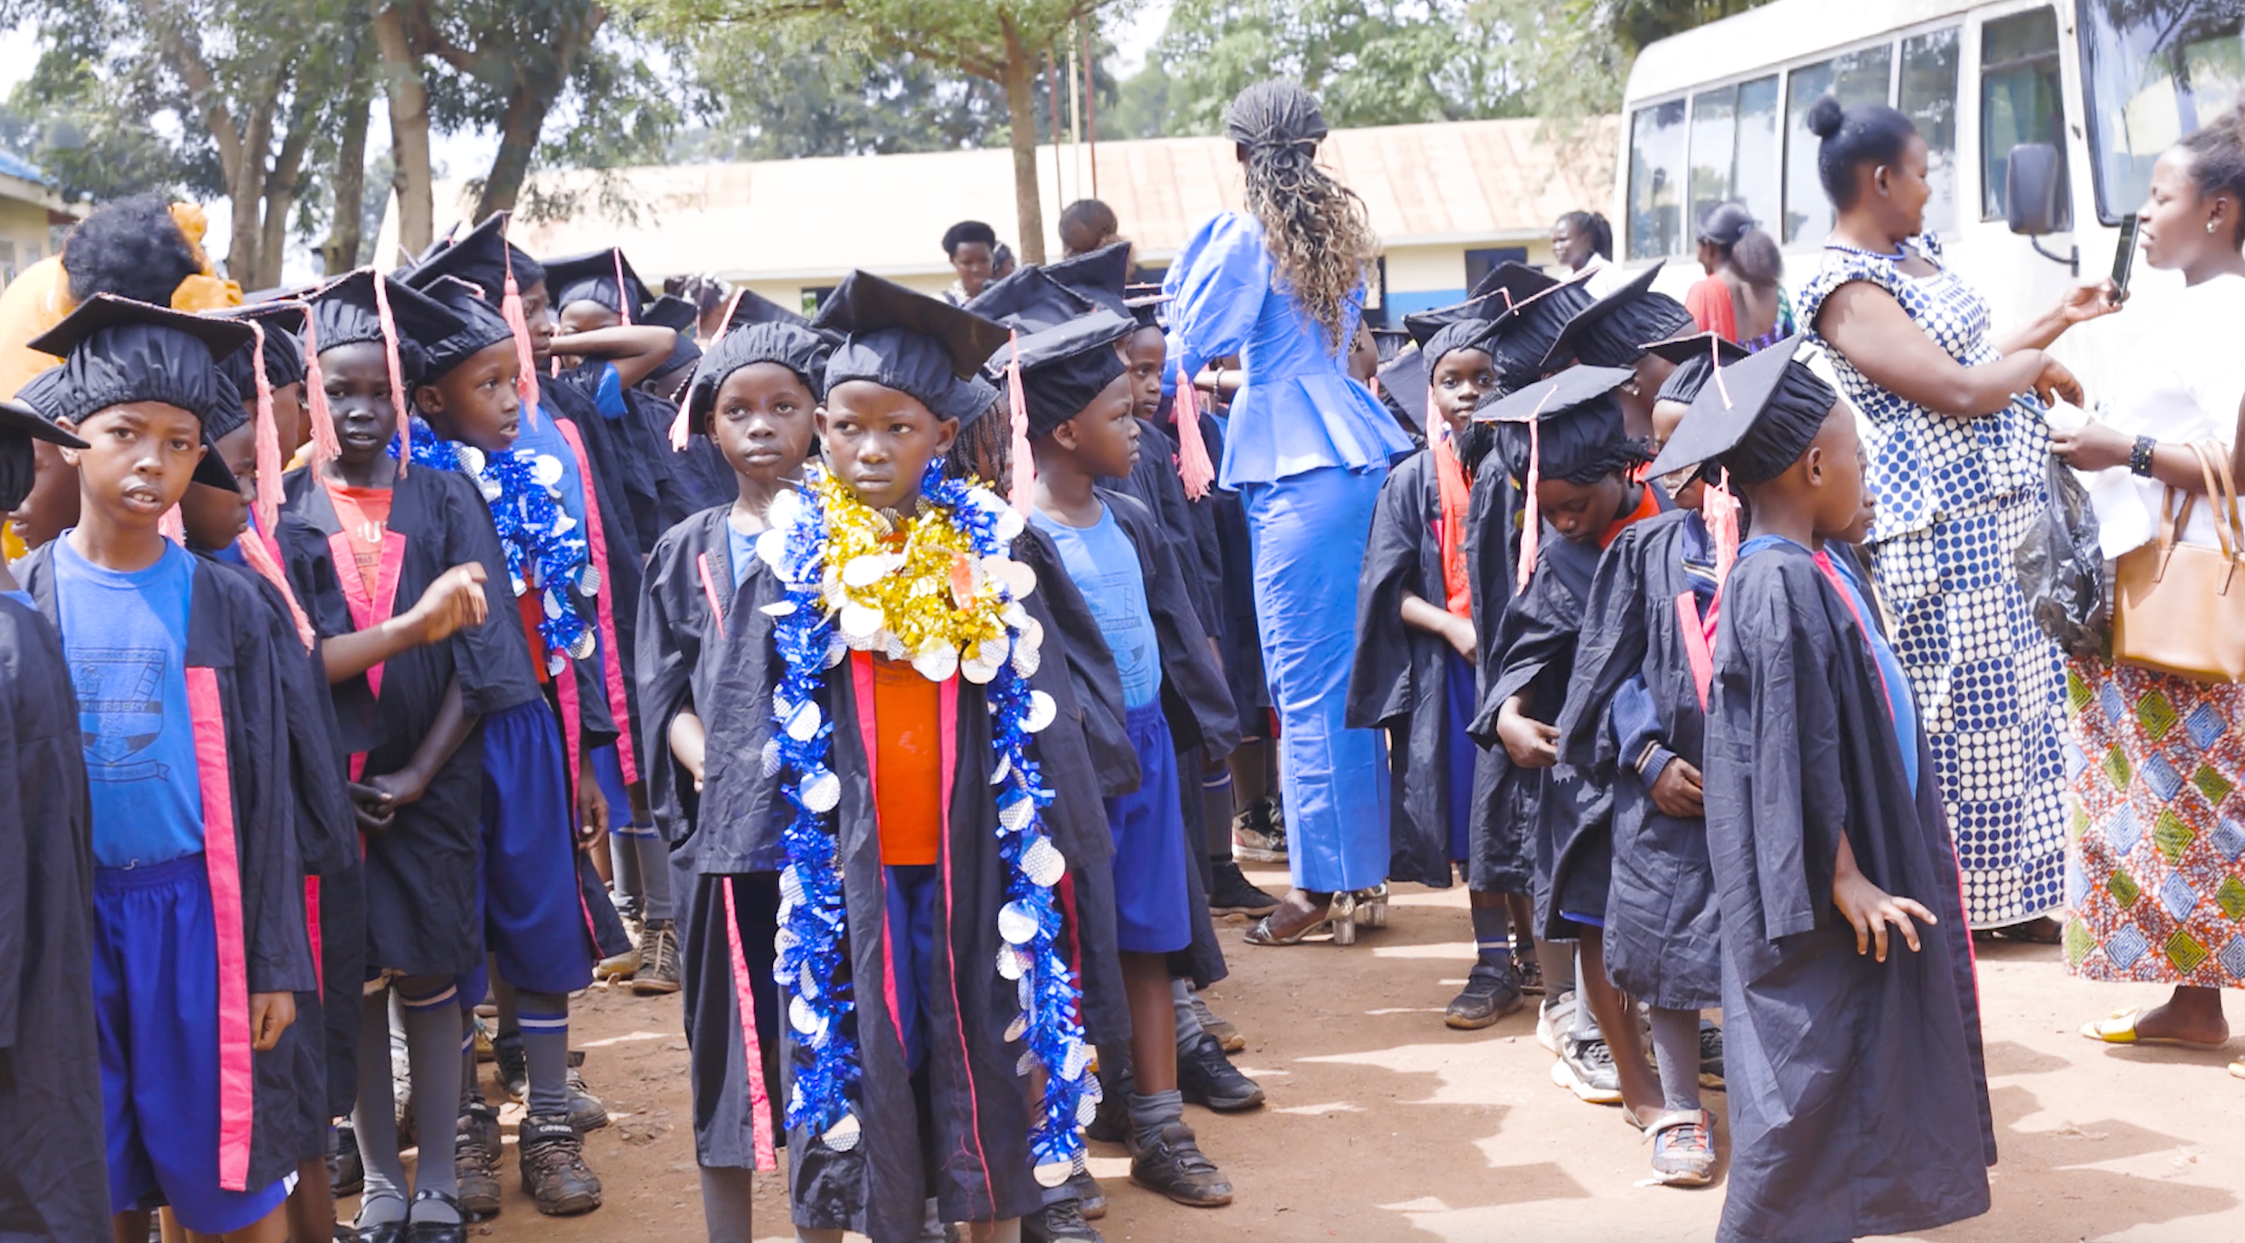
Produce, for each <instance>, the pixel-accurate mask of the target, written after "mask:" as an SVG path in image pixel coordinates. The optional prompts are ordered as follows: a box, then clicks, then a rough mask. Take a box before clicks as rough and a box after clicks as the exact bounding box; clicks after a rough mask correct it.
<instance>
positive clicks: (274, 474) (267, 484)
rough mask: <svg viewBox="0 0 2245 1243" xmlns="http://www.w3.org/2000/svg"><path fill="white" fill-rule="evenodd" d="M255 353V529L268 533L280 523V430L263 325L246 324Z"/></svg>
mask: <svg viewBox="0 0 2245 1243" xmlns="http://www.w3.org/2000/svg"><path fill="white" fill-rule="evenodd" d="M249 330H250V332H251V334H252V335H253V337H254V340H252V342H251V345H252V346H254V347H255V349H256V350H257V353H256V355H255V356H254V357H253V358H252V359H251V360H250V374H251V375H253V376H255V377H256V379H257V501H256V505H255V508H256V511H257V525H258V526H259V527H260V528H261V529H263V530H267V531H270V530H272V529H273V526H274V524H275V523H277V522H279V521H280V520H281V469H282V467H281V428H280V424H278V423H275V422H274V421H273V381H272V379H271V378H270V377H268V376H267V375H266V374H265V325H263V324H260V323H258V322H257V321H256V320H254V319H253V320H251V321H249Z"/></svg>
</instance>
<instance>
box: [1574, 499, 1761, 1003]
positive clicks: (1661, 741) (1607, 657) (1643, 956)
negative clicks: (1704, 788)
mask: <svg viewBox="0 0 2245 1243" xmlns="http://www.w3.org/2000/svg"><path fill="white" fill-rule="evenodd" d="M1706 545H1707V535H1706V528H1705V527H1704V526H1703V525H1701V523H1700V518H1699V515H1698V513H1697V512H1695V511H1692V510H1674V511H1671V512H1669V513H1665V514H1661V515H1660V516H1658V517H1655V518H1648V519H1646V520H1644V521H1642V522H1638V523H1633V524H1631V525H1630V526H1629V527H1628V528H1627V529H1626V530H1624V531H1623V532H1622V533H1621V535H1620V536H1619V537H1617V538H1616V539H1615V540H1614V542H1613V545H1612V546H1611V547H1609V548H1608V549H1606V555H1605V556H1604V557H1602V558H1601V559H1600V560H1599V562H1598V573H1597V576H1596V577H1595V578H1593V579H1592V580H1591V584H1590V596H1589V599H1588V600H1587V601H1586V602H1585V603H1584V606H1583V610H1582V611H1583V629H1582V634H1581V635H1580V637H1578V638H1577V639H1576V641H1575V659H1574V675H1573V678H1572V679H1571V680H1570V681H1569V683H1568V686H1567V706H1566V709H1565V710H1564V711H1563V712H1561V713H1560V715H1559V760H1560V762H1561V763H1562V764H1565V765H1567V766H1568V767H1569V768H1570V769H1571V770H1573V771H1574V772H1575V773H1577V774H1579V775H1580V776H1581V777H1582V778H1583V779H1584V780H1586V781H1587V782H1589V784H1590V785H1591V786H1592V787H1593V788H1594V789H1598V790H1602V791H1606V792H1607V793H1608V795H1609V798H1608V799H1607V800H1606V802H1607V805H1608V806H1610V807H1611V809H1612V814H1611V818H1610V820H1609V825H1610V833H1611V837H1610V841H1611V844H1612V850H1611V853H1610V863H1611V883H1610V887H1609V888H1608V890H1607V894H1606V906H1605V919H1606V933H1605V947H1606V974H1608V975H1610V976H1612V977H1613V981H1614V983H1615V984H1616V985H1618V986H1619V987H1620V988H1621V989H1622V991H1624V992H1626V993H1628V994H1629V995H1630V996H1632V997H1635V998H1637V999H1638V1000H1640V1001H1646V1002H1650V1003H1652V1004H1653V1005H1656V1006H1660V1007H1662V1008H1664V1009H1669V1010H1702V1009H1706V1008H1708V1007H1710V1006H1716V1005H1720V1004H1722V997H1721V993H1722V975H1723V969H1722V951H1721V946H1720V943H1719V940H1718V936H1719V931H1720V922H1719V920H1718V918H1717V915H1716V910H1715V876H1714V872H1713V870H1712V869H1711V868H1710V867H1709V865H1708V862H1707V821H1706V820H1705V819H1702V818H1698V817H1693V818H1691V819H1678V818H1676V817H1674V816H1670V815H1668V814H1666V813H1664V812H1662V811H1661V810H1660V808H1658V807H1656V806H1654V805H1653V801H1652V798H1651V797H1650V796H1649V795H1648V794H1647V793H1646V785H1645V781H1646V779H1648V778H1651V777H1657V776H1659V769H1660V768H1663V767H1666V765H1667V759H1666V757H1667V756H1669V755H1674V756H1675V757H1677V758H1679V759H1682V760H1683V761H1684V762H1685V763H1687V764H1690V765H1691V766H1693V767H1694V768H1702V769H1704V763H1703V761H1704V759H1705V756H1704V754H1703V745H1704V739H1705V737H1706V727H1707V716H1706V713H1705V712H1703V711H1702V710H1701V709H1700V706H1699V688H1698V686H1697V684H1696V683H1695V682H1694V681H1693V679H1692V667H1691V657H1690V655H1689V654H1688V651H1687V649H1686V647H1685V645H1684V631H1683V623H1682V621H1681V619H1680V618H1679V616H1678V613H1677V605H1676V600H1677V597H1678V596H1680V595H1683V594H1685V593H1691V592H1692V590H1693V588H1692V582H1691V580H1690V579H1689V578H1687V577H1686V576H1685V573H1684V566H1683V560H1684V551H1685V549H1686V548H1687V547H1689V548H1692V549H1693V550H1694V554H1695V556H1696V555H1697V552H1698V550H1699V549H1701V548H1705V547H1706ZM1694 603H1695V607H1698V608H1700V609H1701V611H1702V612H1705V606H1704V605H1703V604H1700V603H1699V602H1698V599H1697V596H1696V593H1695V594H1694ZM1632 677H1638V678H1642V679H1643V682H1644V686H1645V688H1646V690H1647V691H1648V692H1649V693H1650V699H1651V703H1652V709H1653V712H1654V715H1655V716H1656V717H1657V740H1658V746H1659V748H1660V749H1659V750H1658V751H1654V752H1651V755H1652V757H1653V762H1652V763H1647V764H1644V765H1643V766H1642V767H1643V772H1642V774H1641V775H1640V764H1639V760H1640V758H1641V756H1640V754H1639V753H1640V752H1643V751H1645V749H1646V747H1645V746H1633V747H1627V748H1626V749H1625V743H1626V740H1623V739H1617V738H1616V736H1615V732H1616V731H1615V727H1614V718H1613V714H1612V708H1613V704H1614V699H1615V696H1616V695H1617V694H1619V693H1621V691H1622V688H1623V686H1624V684H1626V683H1628V682H1629V681H1630V679H1631V678H1632ZM1650 743H1651V740H1650V739H1648V740H1647V745H1650ZM1656 764H1657V765H1658V767H1655V765H1656ZM1703 775H1704V773H1703ZM1567 863H1568V861H1567V860H1562V864H1561V866H1562V868H1565V867H1566V866H1567ZM1558 888H1559V889H1560V890H1561V891H1562V892H1564V891H1565V890H1566V889H1567V878H1566V877H1564V876H1563V877H1561V878H1560V879H1559V881H1558Z"/></svg>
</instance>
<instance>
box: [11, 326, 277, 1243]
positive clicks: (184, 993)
mask: <svg viewBox="0 0 2245 1243" xmlns="http://www.w3.org/2000/svg"><path fill="white" fill-rule="evenodd" d="M251 336H252V334H251V331H250V329H249V328H248V327H246V326H244V325H241V324H232V323H222V322H219V321H215V320H209V319H202V318H198V317H195V316H190V315H183V314H179V313H177V312H173V311H168V310H163V309H159V308H156V307H151V306H146V305H143V304H140V303H135V302H129V301H126V300H124V299H119V298H114V297H110V296H108V295H102V296H99V297H96V298H93V299H91V300H89V301H87V302H85V303H83V304H81V305H80V306H79V307H78V309H77V310H76V311H74V312H72V313H71V315H70V316H69V317H67V318H66V319H64V320H63V322H62V323H61V324H59V325H57V326H56V327H55V328H54V329H53V330H51V331H50V332H48V333H47V334H45V335H44V336H41V337H39V338H38V339H36V340H34V341H33V342H32V346H33V348H36V349H38V350H40V351H41V352H43V353H48V354H54V355H57V356H61V357H63V358H64V359H65V361H64V363H63V365H62V367H61V368H59V372H60V374H59V375H54V376H52V377H51V378H50V379H49V380H48V382H47V383H45V384H43V385H41V387H40V396H39V400H40V401H41V402H42V403H43V404H42V405H41V407H40V408H41V410H42V411H43V412H44V413H46V414H48V415H49V416H51V417H52V418H54V419H55V421H56V422H57V423H58V424H60V425H61V426H62V427H63V428H64V429H66V430H70V431H72V432H74V433H76V434H79V435H81V436H82V437H83V438H84V440H85V442H86V443H87V446H88V447H87V448H84V449H77V450H73V451H72V452H73V455H74V456H75V458H76V460H77V461H76V464H77V467H78V483H79V494H80V502H81V504H80V516H79V525H78V526H77V527H76V528H75V529H74V530H72V531H70V532H68V533H66V534H65V535H64V536H63V537H62V538H60V539H58V540H55V541H53V542H51V543H49V544H46V545H43V546H42V547H40V548H39V549H37V550H35V551H34V552H33V553H32V554H31V555H30V556H28V557H26V558H25V559H24V560H23V561H22V562H21V563H19V564H18V565H17V567H16V571H17V573H18V575H19V576H20V578H21V581H22V583H23V586H24V589H25V590H27V591H28V592H29V593H30V594H31V596H32V598H33V599H34V600H35V601H36V602H37V605H38V608H39V610H40V612H42V613H44V614H45V615H46V616H47V618H48V619H49V620H50V621H51V622H53V623H54V624H55V625H56V628H57V629H58V630H59V631H60V632H61V635H62V656H63V659H64V661H65V662H66V667H67V668H68V669H69V670H70V671H71V676H72V678H73V680H74V682H76V684H77V692H78V694H77V699H78V705H79V710H80V716H81V730H82V742H83V747H84V753H85V762H86V775H87V778H88V782H89V789H90V791H91V807H92V813H93V819H92V827H93V833H92V843H93V861H94V864H95V866H96V871H95V874H94V896H93V913H94V942H93V943H94V955H93V980H94V999H95V1012H96V1020H95V1024H94V1032H93V1035H95V1036H98V1044H99V1046H100V1048H101V1055H102V1056H101V1069H102V1074H101V1082H102V1085H103V1098H104V1107H105V1121H106V1127H105V1130H106V1132H107V1139H108V1153H109V1191H110V1208H111V1210H112V1211H113V1212H115V1213H117V1214H119V1215H120V1216H119V1219H118V1221H117V1223H116V1229H117V1231H118V1237H144V1236H145V1235H146V1233H147V1230H148V1222H147V1213H148V1211H149V1210H151V1209H153V1208H154V1207H155V1206H156V1205H157V1204H158V1203H164V1204H168V1205H169V1206H170V1208H171V1210H172V1212H173V1214H174V1216H176V1217H177V1219H178V1220H179V1222H180V1224H181V1225H183V1226H185V1227H186V1228H187V1229H189V1230H193V1231H197V1232H199V1233H203V1234H210V1235H227V1236H229V1237H233V1238H239V1239H251V1240H260V1241H262V1240H279V1239H282V1238H285V1237H286V1234H287V1225H286V1220H285V1214H284V1211H283V1208H282V1204H283V1201H284V1200H285V1199H286V1196H287V1182H286V1179H287V1177H288V1175H290V1174H291V1173H293V1172H294V1171H295V1169H296V1166H297V1162H298V1160H299V1159H300V1157H301V1156H302V1155H303V1154H302V1152H301V1151H300V1142H301V1140H302V1128H301V1126H300V1125H299V1123H298V1112H297V1104H296V1101H295V1099H294V1093H295V1090H296V1088H297V1084H296V1082H295V1080H294V1078H293V1075H292V1071H293V1069H294V1067H293V1064H292V1061H291V1052H290V1051H289V1050H286V1049H282V1048H280V1047H279V1046H280V1043H281V1040H282V1037H283V1035H284V1033H285V1032H286V1030H287V1029H288V1028H289V1026H290V1025H291V1022H292V1021H293V1019H294V1017H295V998H294V994H297V993H301V992H306V991H310V990H312V989H314V988H315V987H316V983H315V971H314V966H313V962H312V956H311V950H310V946H309V943H308V941H307V940H306V937H305V928H304V907H303V872H302V870H301V868H300V866H299V864H298V858H297V844H296V838H295V809H294V807H293V806H292V800H291V795H290V791H289V788H288V780H289V776H288V774H289V746H288V725H287V721H286V719H285V718H286V715H287V711H288V704H287V701H286V698H285V696H284V695H283V693H282V690H281V685H282V681H283V673H282V669H281V662H282V660H283V659H285V657H284V654H283V651H282V649H281V648H280V647H279V646H278V645H277V644H276V643H275V642H274V638H275V635H274V626H273V621H272V617H271V614H270V613H269V612H268V610H267V608H266V605H265V602H264V600H263V599H261V598H260V596H259V594H258V592H257V590H256V589H255V588H253V587H252V586H251V585H250V584H249V583H247V582H245V581H243V580H242V579H240V578H238V577H236V576H234V575H232V574H227V573H218V572H214V571H211V570H210V569H209V568H207V567H206V566H204V565H203V564H202V563H200V562H198V560H197V559H196V558H195V557H194V556H193V555H192V554H190V553H189V552H187V551H186V550H185V549H183V548H181V547H179V546H178V545H176V544H174V543H172V542H171V541H170V540H168V539H165V538H164V537H163V536H162V535H161V534H160V533H159V530H158V524H159V522H160V521H161V519H162V516H163V515H164V514H165V513H166V511H168V510H170V509H171V508H172V506H174V505H176V504H177V503H178V502H179V500H180V498H181V496H183V495H184V494H185V492H186V490H187V487H188V483H189V479H190V477H191V476H195V475H197V474H198V473H199V474H200V477H202V478H203V479H205V480H207V481H209V482H211V483H212V484H214V485H216V486H220V487H225V488H232V487H234V486H235V485H234V480H233V477H232V475H231V474H230V473H229V472H228V471H227V470H226V468H225V466H224V464H223V463H222V461H221V460H220V459H218V458H217V457H214V456H212V455H210V454H209V453H207V452H206V451H205V437H204V425H205V423H206V422H207V421H209V420H213V419H221V418H228V417H231V418H234V419H239V418H240V416H241V405H240V399H239V398H238V397H236V396H235V394H234V391H233V388H232V386H231V385H229V384H227V383H226V382H225V381H224V380H223V378H222V377H220V376H219V374H218V371H217V368H216V364H215V360H214V357H213V356H214V354H225V353H231V352H233V351H234V350H236V349H239V348H242V347H243V346H245V345H247V344H249V341H250V339H251ZM80 1035H81V1038H85V1037H86V1036H87V1033H85V1032H81V1033H80ZM88 1043H95V1041H94V1040H92V1039H89V1040H88Z"/></svg>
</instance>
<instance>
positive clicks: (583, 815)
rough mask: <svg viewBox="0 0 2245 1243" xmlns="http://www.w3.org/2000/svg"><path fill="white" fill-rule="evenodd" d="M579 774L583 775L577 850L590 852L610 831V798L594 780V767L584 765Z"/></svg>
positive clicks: (579, 803)
mask: <svg viewBox="0 0 2245 1243" xmlns="http://www.w3.org/2000/svg"><path fill="white" fill-rule="evenodd" d="M579 772H581V773H582V774H583V775H582V776H581V777H579V778H578V780H577V849H579V850H590V849H592V848H593V847H594V846H596V845H598V844H599V842H600V835H601V834H603V833H606V832H607V831H608V796H607V795H606V794H603V793H601V790H600V783H599V782H598V781H595V780H593V776H592V765H590V764H586V765H584V766H583V767H582V768H581V769H579Z"/></svg>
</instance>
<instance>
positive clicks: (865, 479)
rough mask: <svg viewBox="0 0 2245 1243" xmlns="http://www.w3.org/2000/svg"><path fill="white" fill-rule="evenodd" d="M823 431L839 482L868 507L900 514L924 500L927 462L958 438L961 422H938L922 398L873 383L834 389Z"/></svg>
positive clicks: (822, 418) (854, 383)
mask: <svg viewBox="0 0 2245 1243" xmlns="http://www.w3.org/2000/svg"><path fill="white" fill-rule="evenodd" d="M818 426H819V435H820V436H821V437H823V438H824V439H825V442H826V457H827V460H828V461H829V462H831V463H832V464H833V466H834V474H835V477H836V478H838V479H840V480H841V481H842V483H843V485H844V486H845V487H847V488H849V490H850V491H851V492H852V493H854V494H855V495H856V496H857V499H859V500H860V501H863V502H864V503H866V504H867V505H870V506H872V507H873V508H875V509H893V510H897V511H899V512H902V511H904V510H907V509H909V508H911V506H912V505H913V503H914V502H916V501H918V500H919V499H920V476H921V475H923V474H925V473H926V472H927V469H928V463H930V462H933V461H935V460H936V459H938V458H940V457H942V456H943V455H944V454H946V453H949V452H950V451H951V442H952V441H953V440H956V439H958V436H959V421H958V420H957V419H939V418H937V417H936V416H935V412H934V411H932V410H929V409H928V408H927V407H926V406H924V405H921V404H920V399H919V398H917V397H914V396H912V395H911V394H909V393H903V392H899V391H897V390H896V389H893V388H889V387H886V386H884V385H880V384H875V383H873V382H872V381H871V380H850V381H847V382H845V383H842V384H837V385H835V386H834V390H833V391H832V392H830V393H828V394H827V395H826V407H825V409H824V410H823V411H822V412H821V413H820V415H819V420H818Z"/></svg>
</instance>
